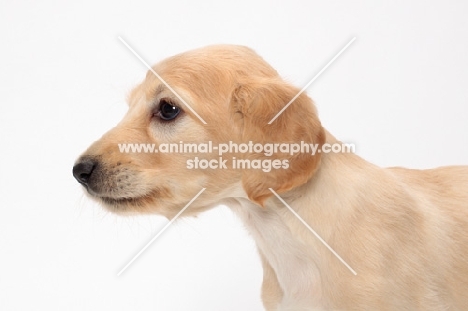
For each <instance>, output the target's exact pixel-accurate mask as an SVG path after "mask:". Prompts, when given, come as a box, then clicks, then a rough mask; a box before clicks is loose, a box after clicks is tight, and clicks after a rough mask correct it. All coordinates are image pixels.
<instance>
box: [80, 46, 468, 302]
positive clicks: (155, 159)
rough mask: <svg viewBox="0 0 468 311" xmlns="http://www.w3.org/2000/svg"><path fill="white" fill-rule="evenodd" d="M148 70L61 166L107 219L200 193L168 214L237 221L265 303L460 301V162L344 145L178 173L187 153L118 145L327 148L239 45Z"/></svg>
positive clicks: (465, 197) (463, 192)
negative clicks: (220, 210) (259, 272)
mask: <svg viewBox="0 0 468 311" xmlns="http://www.w3.org/2000/svg"><path fill="white" fill-rule="evenodd" d="M153 70H154V72H156V73H158V74H159V76H160V77H161V78H162V79H163V80H164V83H163V82H162V81H161V80H160V79H159V78H158V77H157V76H156V75H155V74H154V73H153V72H152V71H149V72H148V74H147V75H146V78H145V79H144V81H143V82H142V83H141V84H140V85H138V86H137V87H136V88H135V89H134V90H133V91H132V92H131V94H130V96H129V99H128V103H129V109H128V112H127V114H126V115H125V116H124V118H123V119H122V121H121V122H120V123H119V124H118V125H117V126H115V127H114V128H112V129H110V130H109V131H108V132H107V133H105V134H104V135H103V136H102V138H101V139H99V140H98V141H96V142H94V143H93V144H92V145H91V146H90V147H89V148H88V150H86V151H85V152H84V153H83V154H82V155H81V156H80V157H79V159H78V160H77V162H76V163H75V165H74V167H73V174H74V176H75V178H76V179H77V180H78V182H80V183H81V184H82V185H83V186H84V187H85V189H86V191H87V193H88V194H89V196H90V197H91V198H93V199H95V200H97V201H99V202H100V203H101V204H102V205H103V206H104V207H105V208H107V209H109V210H110V211H112V212H115V213H118V214H123V215H125V214H127V213H155V214H160V215H163V216H165V217H167V218H169V219H171V218H173V217H174V216H175V215H176V214H177V213H178V212H179V211H180V210H181V209H182V207H183V206H184V205H186V204H187V202H189V201H190V200H191V199H192V198H193V197H194V196H195V195H196V194H197V193H199V191H200V189H202V188H206V190H205V191H204V192H203V193H202V194H201V195H200V196H199V197H198V198H197V199H196V200H194V201H193V203H192V204H191V205H190V206H189V207H188V208H187V209H186V211H184V213H183V214H182V215H181V217H184V216H191V215H196V214H198V213H201V212H203V211H205V210H208V209H210V208H213V207H215V206H218V205H221V204H223V205H226V206H228V207H229V208H230V209H231V210H232V211H233V212H234V213H235V214H237V215H238V216H239V217H240V219H241V220H242V222H243V223H244V225H245V227H246V228H247V229H248V231H249V232H250V234H251V235H252V237H253V238H254V240H255V242H256V244H257V248H258V253H259V256H260V259H261V262H262V266H263V270H264V276H263V284H262V300H263V304H264V306H265V309H266V310H269V311H272V310H275V311H276V310H278V311H301V310H360V311H361V310H398V311H401V310H424V311H429V310H434V311H435V310H437V311H438V310H467V309H468V166H450V167H441V168H436V169H429V170H412V169H405V168H381V167H377V166H375V165H373V164H371V163H369V162H367V161H365V160H364V159H362V158H360V157H359V156H358V155H356V154H354V153H343V152H338V153H320V152H317V153H315V154H313V155H312V154H310V153H295V154H291V153H276V154H275V155H274V156H273V157H274V159H275V160H278V161H280V162H278V163H287V165H286V166H287V167H285V166H281V167H278V168H276V169H275V168H273V169H271V170H268V171H266V170H264V169H258V168H253V167H250V168H244V169H239V168H234V166H233V164H235V163H234V162H235V161H236V160H238V159H241V160H245V161H247V160H248V161H260V162H261V161H265V160H271V158H272V157H271V156H267V155H265V154H264V153H250V152H249V153H244V152H241V151H240V150H230V151H229V152H227V153H226V154H224V155H223V158H224V159H225V160H226V165H225V167H224V168H222V169H210V168H208V169H201V168H198V169H196V168H191V169H188V168H187V163H188V161H190V160H192V159H193V158H194V154H191V153H182V152H178V153H161V152H160V153H155V152H153V153H149V152H146V153H145V152H140V153H137V152H121V150H120V149H119V146H118V144H126V143H132V144H156V145H161V144H179V143H180V142H184V143H192V144H202V143H206V142H208V141H209V142H211V143H212V144H213V145H221V144H225V143H226V142H232V143H236V144H243V143H245V144H246V143H248V142H254V143H255V144H284V143H293V142H300V141H304V142H307V143H310V144H314V145H316V146H319V147H321V146H324V145H325V144H339V143H340V141H339V140H337V139H336V138H335V137H334V136H333V135H331V134H330V133H329V132H328V131H327V130H326V129H325V128H324V127H323V126H322V124H321V122H320V120H319V118H318V115H317V111H316V109H315V106H314V104H313V102H312V100H311V99H310V98H309V97H308V96H307V95H306V94H304V93H302V94H300V95H299V96H298V97H297V98H296V99H295V100H294V102H293V103H292V104H291V105H290V106H289V107H288V108H287V109H285V110H284V111H283V112H282V113H281V114H279V115H278V116H277V114H278V112H279V111H280V110H281V109H282V108H283V107H284V106H285V105H286V103H288V102H289V101H290V100H291V99H292V98H294V97H295V96H296V95H297V94H298V93H299V91H300V90H299V89H298V88H296V87H294V86H292V85H290V84H289V83H287V82H285V81H284V80H283V79H282V78H281V77H280V76H279V74H278V73H277V72H276V70H274V69H273V68H272V67H271V66H270V65H269V64H267V63H266V62H265V61H264V60H263V59H262V58H261V57H260V56H258V55H257V54H256V53H255V52H254V51H252V50H251V49H249V48H247V47H242V46H234V45H216V46H208V47H204V48H200V49H196V50H192V51H188V52H185V53H182V54H179V55H176V56H173V57H170V58H167V59H165V60H163V61H162V62H160V63H158V64H157V65H155V66H154V67H153ZM168 86H170V87H168ZM187 105H189V107H188V106H187ZM275 116H277V118H276V119H275V120H274V121H273V122H271V124H269V122H270V121H271V120H272V119H273V118H274V117H275ZM201 118H202V120H203V121H205V123H206V124H204V122H202V121H201ZM200 157H203V158H204V159H206V160H207V161H217V160H218V159H219V154H217V153H216V152H213V153H204V154H203V155H202V156H200ZM275 193H276V194H279V196H280V197H281V199H282V200H283V201H284V202H282V201H281V200H279V198H278V197H276V196H275ZM285 203H286V204H287V205H289V206H290V207H291V208H292V209H293V210H294V211H295V213H297V215H298V216H299V217H296V215H294V214H293V213H292V212H291V211H290V210H289V209H288V208H287V207H286V206H285ZM299 218H300V219H299ZM301 219H302V220H303V221H304V222H305V223H307V224H308V225H309V226H310V227H311V228H313V229H314V230H315V231H316V232H317V233H318V234H319V235H320V236H321V238H323V240H324V241H326V242H327V243H328V245H330V246H331V247H332V248H333V249H334V250H335V251H336V252H337V253H338V254H339V255H340V256H341V257H342V258H343V260H344V261H346V262H347V263H348V264H349V266H351V267H352V268H353V269H354V270H355V271H356V273H357V274H356V275H355V274H353V273H351V272H350V270H349V269H347V268H346V266H345V265H343V263H342V262H340V261H339V260H337V258H336V257H335V256H334V254H333V253H332V252H330V250H329V249H327V248H326V247H324V245H323V244H322V243H321V242H320V241H319V240H318V239H317V237H316V236H314V235H313V234H312V233H311V232H310V230H309V229H308V228H307V226H305V225H304V224H303V223H302V222H301V221H300V220H301Z"/></svg>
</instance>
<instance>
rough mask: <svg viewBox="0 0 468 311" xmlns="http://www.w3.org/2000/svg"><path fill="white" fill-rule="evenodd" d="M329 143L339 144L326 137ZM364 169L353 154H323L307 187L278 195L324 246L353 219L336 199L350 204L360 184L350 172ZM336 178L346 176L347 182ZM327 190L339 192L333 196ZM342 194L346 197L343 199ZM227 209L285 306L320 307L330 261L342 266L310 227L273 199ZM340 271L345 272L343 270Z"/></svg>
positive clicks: (244, 201)
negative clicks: (242, 228) (254, 246)
mask: <svg viewBox="0 0 468 311" xmlns="http://www.w3.org/2000/svg"><path fill="white" fill-rule="evenodd" d="M327 142H329V143H334V142H337V141H336V139H335V138H334V137H333V136H331V135H329V134H328V133H327ZM345 163H346V165H345ZM350 163H352V165H350ZM362 166H372V164H370V163H367V162H366V161H364V160H363V159H361V158H359V157H358V156H356V155H354V154H323V155H322V161H321V164H320V167H319V169H318V170H317V172H316V173H315V174H314V176H313V177H312V178H311V179H310V180H309V181H308V182H307V183H306V184H304V185H302V186H300V187H297V188H295V189H292V190H290V191H288V192H286V193H282V194H281V195H280V196H281V197H282V199H283V200H284V201H285V202H286V203H287V204H288V205H289V206H290V207H291V208H292V209H293V210H294V211H295V212H296V213H297V214H298V215H299V216H300V218H302V220H303V221H305V222H306V223H307V224H308V225H309V226H310V227H311V228H312V229H313V230H314V231H315V232H316V233H317V234H318V235H319V236H320V237H321V238H323V239H324V240H325V241H327V240H328V239H329V237H330V236H332V235H333V232H334V230H335V229H337V228H336V226H337V224H339V223H341V222H343V221H346V219H347V216H349V215H351V212H352V210H351V209H352V206H353V204H351V202H342V201H341V200H340V198H341V197H348V198H351V199H352V193H353V191H354V190H353V188H354V187H356V186H359V184H362V183H361V182H360V181H359V174H358V173H357V174H349V173H348V172H349V171H350V170H352V171H353V172H359V171H360V167H362ZM340 172H341V173H342V174H343V175H340ZM340 176H346V180H344V178H340ZM331 184H333V187H330V185H331ZM330 189H335V190H334V191H337V193H331V192H330ZM338 191H339V192H340V193H338ZM341 192H346V193H347V194H346V196H343V193H341ZM330 198H334V199H333V200H330ZM325 202H326V203H325ZM330 202H333V203H332V205H330ZM348 203H350V204H349V205H348ZM226 205H228V206H230V208H231V209H232V210H233V211H234V213H236V214H237V215H238V216H239V217H240V219H241V220H242V221H243V223H244V225H245V226H246V228H247V230H248V231H249V232H250V234H251V235H252V237H253V238H254V240H255V242H256V244H257V247H258V250H259V252H260V253H261V255H262V257H263V258H264V260H265V261H266V263H267V264H269V265H270V266H271V268H272V269H273V271H274V272H275V274H276V278H277V281H278V283H279V286H280V287H281V290H282V292H283V302H284V303H285V304H288V302H285V301H298V305H299V306H300V305H301V303H300V301H301V300H302V301H303V305H304V306H305V305H307V306H311V305H320V304H322V303H324V302H323V301H322V298H321V297H322V291H323V288H322V279H323V276H324V274H326V273H327V271H329V264H330V263H329V262H330V260H331V261H333V260H335V261H336V262H335V263H333V264H334V265H336V264H338V265H341V263H339V261H338V259H337V258H331V257H330V254H331V253H330V251H329V250H328V249H327V248H326V247H325V245H323V244H322V243H321V242H320V240H319V239H318V238H317V237H316V236H315V235H314V234H313V233H312V232H311V231H310V230H309V228H307V227H306V226H305V225H304V224H303V223H302V222H301V220H299V219H298V217H296V215H294V213H293V212H291V211H290V210H289V209H288V208H287V207H286V206H285V205H284V203H283V202H281V201H280V200H279V199H278V198H276V197H271V198H270V199H268V200H267V201H266V204H265V207H264V208H261V207H259V206H258V205H256V204H254V203H252V202H251V201H249V200H248V199H245V198H236V199H234V200H233V201H232V202H231V203H230V204H229V203H228V204H226ZM338 229H339V228H338ZM331 247H332V248H333V246H331ZM341 268H342V269H344V270H346V267H345V266H342V267H341ZM347 272H349V271H344V273H347Z"/></svg>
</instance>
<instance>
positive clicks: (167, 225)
mask: <svg viewBox="0 0 468 311" xmlns="http://www.w3.org/2000/svg"><path fill="white" fill-rule="evenodd" d="M205 189H206V188H203V189H202V190H200V192H198V193H197V195H196V196H194V197H193V199H191V200H190V202H188V203H187V205H185V206H184V208H183V209H181V210H180V212H178V213H177V215H175V216H174V218H172V219H171V221H169V222H168V223H167V224H166V225H165V226H164V227H163V228H162V229H161V230H160V231H159V232H158V233H157V234H156V235H155V236H154V237H153V238H152V239H151V241H149V242H148V243H147V244H146V245H145V247H143V248H142V249H141V250H140V251H139V252H138V254H136V255H135V256H134V257H133V258H132V260H130V261H129V262H128V263H127V264H126V265H125V267H123V268H122V270H120V272H119V273H117V276H120V275H121V274H122V273H123V272H124V271H125V270H126V269H127V268H128V267H129V266H130V265H131V264H132V263H133V262H134V261H135V260H136V259H137V258H138V257H139V256H140V255H141V254H142V253H143V252H144V251H145V250H146V249H147V248H148V247H149V246H150V245H151V244H152V243H153V242H154V241H155V240H156V239H157V238H158V237H159V236H160V235H161V234H162V233H163V232H164V231H165V230H166V229H167V228H169V226H170V225H172V223H173V222H174V221H175V220H176V219H177V217H179V216H180V214H182V213H183V212H184V211H185V210H186V209H187V207H189V206H190V204H192V203H193V201H195V200H196V199H197V198H198V197H199V196H200V194H202V192H203V191H205Z"/></svg>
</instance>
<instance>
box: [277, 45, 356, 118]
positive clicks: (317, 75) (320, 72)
mask: <svg viewBox="0 0 468 311" xmlns="http://www.w3.org/2000/svg"><path fill="white" fill-rule="evenodd" d="M354 40H356V37H353V38H352V39H351V40H350V41H349V42H348V43H347V44H346V45H345V46H344V47H343V48H342V49H341V50H340V51H339V52H338V54H336V55H335V57H333V58H332V59H331V60H330V61H329V62H328V63H327V64H326V65H325V67H323V68H322V70H320V71H319V72H318V73H317V74H316V75H315V76H314V77H313V78H312V80H310V81H309V83H307V84H306V86H304V87H303V88H302V90H301V91H300V92H299V93H297V95H296V96H294V97H293V99H291V100H290V101H289V103H287V104H286V106H284V107H283V109H281V110H280V112H278V113H277V114H276V116H274V117H273V119H271V120H270V122H268V124H271V123H273V121H275V120H276V118H278V117H279V116H280V114H282V113H283V112H284V111H285V110H286V109H287V108H288V107H289V105H291V104H292V103H293V102H294V101H295V100H296V98H298V97H299V95H301V94H302V93H303V92H304V91H305V90H306V89H307V88H308V87H309V86H310V85H311V84H312V83H313V82H314V81H315V80H316V79H317V78H318V77H319V76H320V75H321V74H322V73H323V72H324V71H325V70H326V69H327V68H328V67H329V66H330V65H331V64H332V63H333V62H334V61H335V60H336V59H337V58H338V56H340V55H341V54H342V53H343V52H344V51H345V50H346V49H347V48H348V47H349V46H350V45H351V43H353V42H354Z"/></svg>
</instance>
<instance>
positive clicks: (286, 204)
mask: <svg viewBox="0 0 468 311" xmlns="http://www.w3.org/2000/svg"><path fill="white" fill-rule="evenodd" d="M268 189H269V190H270V191H271V192H272V193H273V194H274V195H275V196H276V197H277V198H278V200H280V201H281V202H282V203H283V204H284V206H286V207H287V208H288V209H289V210H290V211H291V213H293V214H294V216H296V217H297V219H299V221H300V222H302V224H303V225H304V226H306V227H307V229H309V230H310V232H312V233H313V234H314V235H315V237H316V238H317V239H319V241H320V242H322V244H323V245H325V247H326V248H328V249H329V250H330V252H332V253H333V255H335V257H336V258H338V260H339V261H341V263H342V264H344V265H345V266H346V268H348V269H349V271H351V273H352V274H354V275H357V273H356V271H354V269H353V268H351V267H350V266H349V265H348V264H347V263H346V261H344V260H343V258H341V256H340V255H338V253H337V252H335V251H334V250H333V248H331V247H330V245H328V244H327V242H325V241H324V240H323V239H322V238H321V237H320V235H318V233H317V232H315V230H314V229H312V228H311V227H310V226H309V225H308V224H307V223H306V222H305V221H304V219H302V218H301V216H299V214H297V213H296V212H295V211H294V210H293V209H292V208H291V206H289V205H288V203H286V202H285V201H284V200H283V198H281V197H280V196H279V195H278V193H276V191H275V190H273V189H271V188H268Z"/></svg>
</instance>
